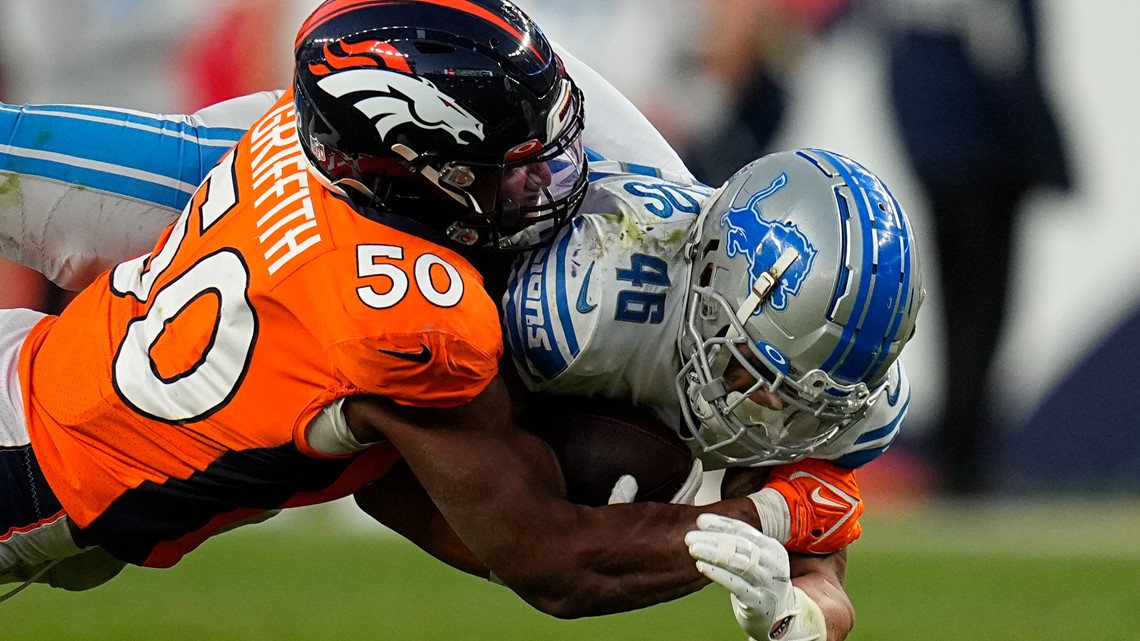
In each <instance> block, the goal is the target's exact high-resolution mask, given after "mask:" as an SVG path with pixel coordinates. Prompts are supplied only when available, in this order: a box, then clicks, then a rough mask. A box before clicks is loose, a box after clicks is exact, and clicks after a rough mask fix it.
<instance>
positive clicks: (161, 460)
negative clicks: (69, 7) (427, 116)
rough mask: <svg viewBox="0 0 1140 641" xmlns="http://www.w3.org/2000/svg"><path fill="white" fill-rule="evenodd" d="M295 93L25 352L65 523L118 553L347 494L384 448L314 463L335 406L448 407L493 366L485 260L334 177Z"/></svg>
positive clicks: (194, 538)
mask: <svg viewBox="0 0 1140 641" xmlns="http://www.w3.org/2000/svg"><path fill="white" fill-rule="evenodd" d="M303 153H304V152H303V150H302V148H301V146H300V144H299V141H298V140H297V134H296V115H295V112H294V109H293V104H292V96H291V94H286V95H285V96H284V97H282V99H281V100H280V101H279V102H278V103H277V104H276V105H275V106H274V108H273V109H271V110H270V111H269V112H268V113H267V114H266V115H265V116H264V117H262V119H261V120H259V121H258V123H257V124H255V125H254V126H253V128H252V129H251V130H250V131H249V132H248V133H247V134H246V135H245V137H244V138H243V139H242V140H241V142H240V143H239V144H238V146H237V147H236V148H235V149H234V150H233V151H232V152H231V153H230V154H228V155H227V156H225V157H224V158H223V160H222V161H220V163H219V165H218V166H217V167H215V168H214V170H213V171H212V172H211V173H210V175H209V176H208V177H207V179H206V181H205V182H204V183H203V185H202V187H201V188H200V189H199V190H198V192H197V193H196V195H195V196H194V198H193V200H192V202H191V203H190V204H189V205H188V206H187V208H186V210H185V211H184V212H183V213H182V216H181V217H180V218H179V220H178V221H177V222H176V223H175V224H174V225H172V226H171V227H169V228H168V229H167V230H166V231H165V233H164V234H163V237H162V238H160V239H159V242H158V244H157V245H156V247H155V250H154V251H153V252H152V253H150V254H148V255H146V256H142V257H139V258H137V259H135V260H131V261H127V262H125V263H122V264H120V265H118V266H117V267H116V268H114V269H113V270H111V271H110V272H108V273H106V274H104V275H102V276H101V277H100V278H99V279H98V280H97V281H96V282H95V283H94V284H93V285H91V286H90V287H88V288H87V289H86V290H84V291H83V292H82V293H80V294H79V296H78V297H77V298H76V299H75V300H74V301H73V302H72V304H71V305H69V307H68V308H67V310H66V311H65V312H64V313H63V314H62V315H61V316H60V317H59V318H58V319H49V320H47V321H44V322H42V323H40V325H38V326H37V327H36V328H35V330H34V331H33V333H32V335H31V336H29V338H28V340H27V341H26V343H25V347H24V350H23V352H22V354H21V361H20V375H21V380H22V381H23V384H24V395H25V406H26V408H27V409H26V412H27V416H28V422H29V431H30V434H31V437H32V443H33V447H34V449H35V453H36V456H37V458H38V459H39V461H40V464H41V466H42V468H43V471H44V474H45V477H46V478H47V479H48V482H49V484H50V485H51V487H52V489H53V490H54V491H55V493H56V494H57V496H58V497H59V499H60V502H61V503H62V504H63V506H64V508H65V509H66V511H67V512H68V514H69V515H70V516H71V518H72V519H73V520H74V521H75V522H76V523H77V524H78V525H79V526H80V527H81V528H83V530H84V531H85V533H86V534H87V535H88V536H89V537H91V538H92V539H93V540H94V542H96V543H99V544H100V545H103V546H104V547H106V548H107V549H108V550H109V551H111V552H112V553H113V554H115V555H116V556H118V557H119V558H121V559H123V560H126V561H130V562H134V563H146V564H151V565H170V564H172V563H174V562H176V561H177V560H178V558H180V556H181V555H182V554H185V553H186V552H187V551H189V550H190V549H193V547H194V546H196V545H197V544H199V543H200V542H201V541H202V540H204V539H205V538H207V537H208V536H209V535H210V534H212V533H213V532H215V531H217V529H219V528H222V527H224V526H225V525H227V524H228V523H231V522H233V521H236V520H239V519H242V518H245V517H247V516H249V514H250V513H251V511H252V512H257V511H261V510H268V509H275V508H278V507H282V506H287V505H294V504H300V503H308V502H316V501H324V500H330V499H333V498H338V497H340V496H344V495H346V494H349V493H351V492H353V491H355V490H356V489H358V488H359V487H360V486H362V485H363V484H364V483H367V482H369V481H370V480H373V479H375V478H377V477H378V476H380V475H382V474H383V473H384V472H385V471H386V470H387V469H388V467H390V466H391V465H392V464H393V463H394V462H395V461H396V460H397V459H398V453H396V452H395V451H394V450H393V449H392V448H391V447H390V445H387V444H381V445H377V446H374V447H372V448H370V449H369V450H366V451H365V452H364V453H362V454H357V455H354V456H350V457H343V458H333V457H323V456H321V455H319V454H318V453H317V452H316V451H315V450H313V448H312V447H311V446H310V445H309V444H308V443H307V442H306V440H305V427H306V426H307V425H308V423H309V422H310V421H311V420H312V419H313V418H314V417H315V416H316V414H317V413H318V412H320V410H321V409H322V408H323V407H324V406H326V405H327V404H329V403H330V402H332V401H333V400H335V399H337V398H340V397H344V396H348V395H353V394H381V395H384V396H387V397H389V398H391V399H393V400H395V401H396V402H399V403H403V404H408V405H419V406H424V407H446V406H454V405H459V404H462V403H465V402H467V401H468V400H470V399H471V398H472V397H474V396H475V395H477V394H478V393H479V392H480V391H482V390H483V389H484V388H485V386H486V385H487V384H488V383H489V382H490V381H491V379H492V378H493V377H494V376H495V375H496V373H497V363H498V361H499V358H500V357H501V355H502V351H503V346H502V338H501V329H500V323H499V320H498V313H497V308H496V306H495V304H494V303H493V301H491V299H490V297H489V296H488V295H487V294H486V293H485V291H484V290H483V287H482V279H481V277H480V276H479V274H478V272H476V270H475V269H474V268H473V267H472V266H471V265H470V264H469V263H468V262H467V261H465V260H464V259H463V258H461V257H460V256H459V255H457V254H455V253H454V252H451V251H450V250H448V249H446V248H443V247H440V246H439V245H435V244H433V243H431V242H428V241H427V240H424V239H423V238H421V237H419V236H417V235H416V234H414V233H409V232H410V231H411V230H408V231H402V230H401V229H397V228H396V227H395V226H393V225H388V224H382V223H380V222H378V221H377V220H375V219H373V218H370V217H367V216H365V215H363V214H362V213H360V212H359V211H357V210H355V209H354V208H352V207H351V206H350V205H349V204H348V203H347V202H345V201H344V200H342V199H341V198H339V197H338V196H336V195H334V194H332V193H331V192H329V191H328V190H327V189H325V188H323V187H321V186H320V185H319V183H318V182H317V180H316V179H314V178H313V177H312V176H311V175H310V174H309V172H308V166H307V163H306V162H305V160H304V157H303Z"/></svg>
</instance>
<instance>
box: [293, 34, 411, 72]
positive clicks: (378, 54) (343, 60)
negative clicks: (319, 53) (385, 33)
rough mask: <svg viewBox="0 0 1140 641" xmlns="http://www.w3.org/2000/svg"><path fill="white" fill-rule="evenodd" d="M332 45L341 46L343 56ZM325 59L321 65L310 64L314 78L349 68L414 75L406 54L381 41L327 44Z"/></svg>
mask: <svg viewBox="0 0 1140 641" xmlns="http://www.w3.org/2000/svg"><path fill="white" fill-rule="evenodd" d="M332 45H339V47H338V48H339V49H340V50H341V51H343V52H344V53H343V54H338V53H336V52H335V51H333V49H332ZM324 49H325V59H324V61H323V62H320V63H309V71H311V72H312V73H313V75H314V76H327V75H329V74H330V73H332V72H334V71H339V70H341V69H348V68H349V67H382V66H386V67H388V68H389V69H395V70H396V71H403V72H404V73H412V68H411V67H410V66H408V61H407V59H406V56H404V54H402V53H400V51H399V50H398V49H396V48H395V47H393V46H392V45H390V44H388V43H387V42H381V41H379V40H366V41H364V42H354V43H349V42H344V41H339V42H334V43H331V44H330V43H327V42H326V43H325V47H324Z"/></svg>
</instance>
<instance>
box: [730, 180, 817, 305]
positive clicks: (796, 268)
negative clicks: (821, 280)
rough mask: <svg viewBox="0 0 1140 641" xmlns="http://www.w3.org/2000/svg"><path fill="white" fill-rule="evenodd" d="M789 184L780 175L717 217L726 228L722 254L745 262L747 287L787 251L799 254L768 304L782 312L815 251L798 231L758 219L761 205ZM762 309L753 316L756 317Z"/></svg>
mask: <svg viewBox="0 0 1140 641" xmlns="http://www.w3.org/2000/svg"><path fill="white" fill-rule="evenodd" d="M787 184H788V175H787V174H780V175H779V176H778V177H777V178H776V179H775V180H773V181H772V184H771V185H768V187H766V188H764V189H762V190H761V191H758V192H756V193H755V194H753V195H752V197H751V198H749V199H748V204H746V205H745V206H743V207H736V208H733V209H729V210H728V211H726V212H724V214H722V215H721V217H720V225H721V227H727V228H728V231H727V233H726V234H725V250H726V251H727V252H728V255H729V257H730V258H731V257H733V256H736V255H737V254H742V255H744V257H745V258H747V259H748V265H749V273H750V275H751V278H750V281H749V283H748V284H749V286H750V287H751V286H752V285H753V284H755V282H756V279H757V278H759V277H760V275H761V274H763V273H764V272H765V271H767V269H768V268H769V267H771V266H772V265H774V264H775V263H776V261H777V260H778V259H779V258H780V255H781V254H783V253H784V250H785V249H786V248H788V247H791V248H794V249H795V250H796V251H797V252H799V257H798V258H797V259H796V260H795V261H794V262H793V263H792V264H791V266H790V267H788V270H787V271H785V272H784V274H783V276H781V277H780V280H779V281H778V282H777V284H776V287H775V288H774V289H773V290H772V293H771V296H770V297H769V299H768V303H769V304H770V305H771V306H772V309H775V310H783V309H785V308H787V306H788V298H790V297H791V296H795V295H796V294H798V293H799V292H800V286H801V285H803V282H804V280H805V279H806V278H807V275H808V272H810V271H811V266H812V263H813V262H815V255H816V251H817V250H816V248H815V247H813V246H812V244H811V242H810V241H809V240H808V238H807V236H806V235H805V234H804V233H803V232H802V231H800V229H799V227H797V226H796V225H793V224H791V223H783V222H780V221H778V220H765V219H764V217H763V216H761V211H760V202H761V201H762V200H764V199H765V198H768V197H769V196H771V195H772V194H774V193H776V192H777V191H780V189H782V188H783V187H784V186H785V185H787ZM761 310H763V306H761V307H760V308H758V309H757V310H756V312H755V313H757V314H759V313H760V311H761Z"/></svg>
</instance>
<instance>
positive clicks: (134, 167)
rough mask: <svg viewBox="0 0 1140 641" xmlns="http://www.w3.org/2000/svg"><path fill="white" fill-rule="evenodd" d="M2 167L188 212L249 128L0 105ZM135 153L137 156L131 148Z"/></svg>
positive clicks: (88, 110)
mask: <svg viewBox="0 0 1140 641" xmlns="http://www.w3.org/2000/svg"><path fill="white" fill-rule="evenodd" d="M5 131H7V132H10V134H9V135H5V136H3V139H4V140H6V144H4V145H0V170H8V171H14V172H17V173H21V174H26V175H32V176H43V177H46V178H49V179H52V180H62V181H64V182H72V183H76V184H79V185H83V186H84V187H87V188H90V189H95V190H99V191H106V192H110V193H114V194H121V195H125V196H128V197H130V198H135V199H138V200H142V201H144V202H149V203H153V204H157V205H161V206H163V207H168V208H171V209H181V208H182V207H183V206H184V205H185V203H186V201H187V200H188V199H189V196H190V195H191V194H193V193H194V190H195V189H196V188H197V185H198V183H199V182H200V180H201V177H202V175H203V174H205V173H206V170H207V169H208V168H209V167H212V166H213V165H214V164H216V163H217V161H218V159H219V158H221V157H222V155H223V154H225V152H226V151H228V150H229V149H230V148H231V147H232V146H233V145H234V143H236V142H237V140H238V139H240V137H241V135H242V134H243V133H244V132H243V130H240V129H229V128H220V127H206V126H202V127H198V126H194V125H191V124H189V123H187V122H185V121H182V120H180V119H177V118H172V119H163V118H156V117H151V116H147V115H145V114H141V113H138V112H133V111H130V110H115V109H104V108H93V107H81V106H53V107H35V106H32V107H23V108H17V107H8V106H3V107H0V132H5ZM124 150H134V151H135V152H136V153H124Z"/></svg>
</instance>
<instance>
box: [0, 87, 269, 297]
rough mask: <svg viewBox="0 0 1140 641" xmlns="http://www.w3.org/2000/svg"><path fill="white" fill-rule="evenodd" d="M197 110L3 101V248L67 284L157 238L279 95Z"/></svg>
mask: <svg viewBox="0 0 1140 641" xmlns="http://www.w3.org/2000/svg"><path fill="white" fill-rule="evenodd" d="M279 95H280V94H279V93H273V92H263V93H259V94H253V95H250V96H245V97H243V98H237V99H234V100H229V101H226V102H223V103H219V104H217V105H214V106H211V107H207V108H206V109H203V110H202V111H200V112H198V113H196V114H191V115H174V116H167V115H158V114H149V113H144V112H140V111H134V110H129V109H113V108H105V107H93V106H76V105H25V106H22V107H18V106H9V105H3V104H0V256H3V257H4V258H8V259H10V260H14V261H16V262H18V263H21V264H23V265H26V266H28V267H31V268H32V269H35V270H37V271H39V272H40V273H42V274H44V275H45V276H47V277H48V278H49V279H51V280H52V281H53V282H55V283H56V284H57V285H59V286H61V287H64V288H66V289H81V288H83V287H84V286H86V285H87V284H88V283H90V282H91V281H92V280H93V279H94V278H95V277H96V276H98V275H99V274H100V273H101V272H103V271H104V270H106V269H108V268H110V267H111V266H113V265H115V264H116V263H119V262H121V261H123V260H125V259H128V258H133V257H135V256H138V255H140V254H143V253H145V252H147V251H150V250H151V249H152V248H153V247H154V243H155V241H156V239H157V238H158V236H159V234H160V233H161V232H162V230H163V228H165V227H166V226H167V225H168V224H170V223H171V222H172V221H174V220H175V218H177V215H178V212H179V211H181V210H182V208H183V207H184V206H185V205H186V203H187V202H188V201H189V200H190V197H191V196H192V195H193V193H194V191H195V190H196V189H197V187H198V184H199V183H200V182H201V181H202V179H203V178H204V177H205V175H206V174H207V173H208V172H209V171H210V169H211V168H212V167H213V166H214V165H215V164H216V163H217V161H218V160H219V159H220V158H221V157H222V155H224V154H225V153H226V152H227V151H228V150H229V149H230V148H231V147H233V145H234V144H235V143H236V142H237V141H238V140H239V139H240V138H241V136H242V134H244V133H245V130H246V129H247V128H248V127H249V126H250V125H251V124H253V122H254V121H255V120H256V119H257V118H258V117H259V116H260V115H261V114H262V113H264V112H265V111H266V110H267V109H268V108H269V107H270V106H271V105H272V104H273V102H274V101H275V100H276V98H277V96H279Z"/></svg>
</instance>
